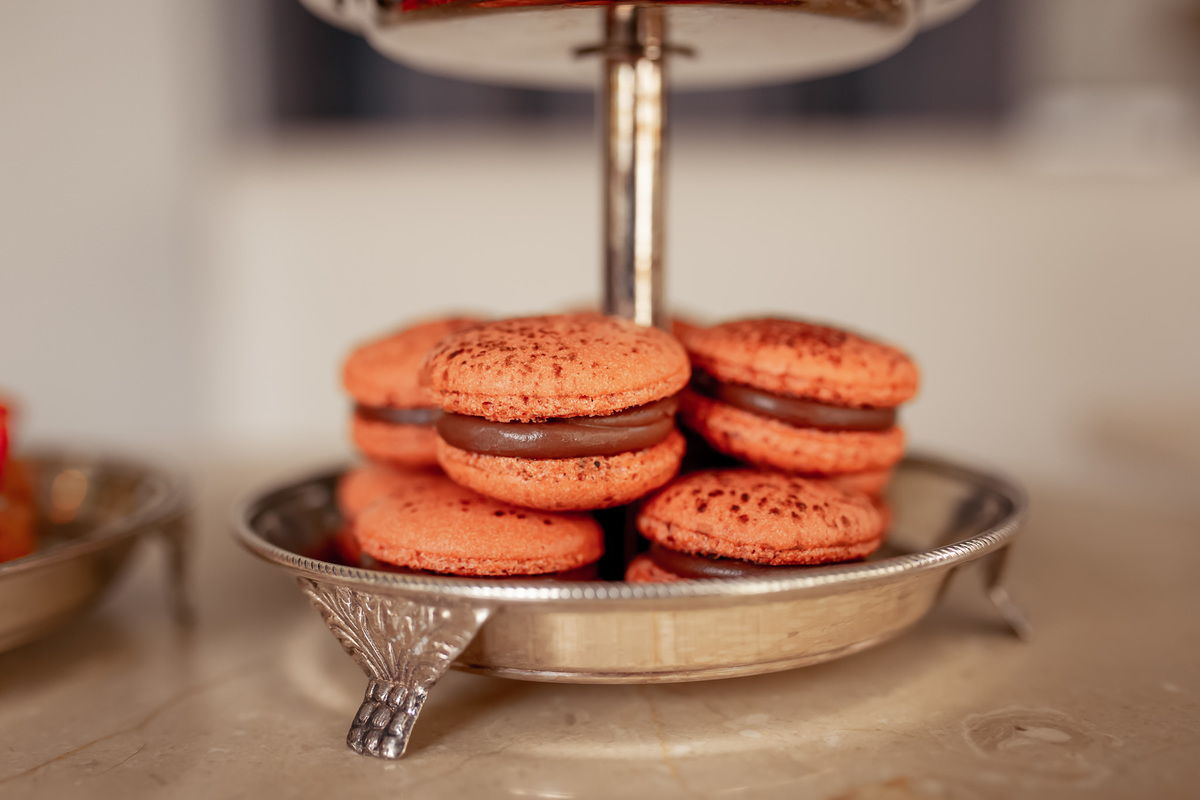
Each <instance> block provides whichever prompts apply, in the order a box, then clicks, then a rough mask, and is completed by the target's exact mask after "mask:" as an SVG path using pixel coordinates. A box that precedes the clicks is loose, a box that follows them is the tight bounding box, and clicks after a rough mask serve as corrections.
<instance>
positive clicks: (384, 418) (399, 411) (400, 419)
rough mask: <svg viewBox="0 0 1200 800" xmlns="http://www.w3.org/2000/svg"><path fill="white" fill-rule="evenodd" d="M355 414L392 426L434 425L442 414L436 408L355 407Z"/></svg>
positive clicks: (359, 405)
mask: <svg viewBox="0 0 1200 800" xmlns="http://www.w3.org/2000/svg"><path fill="white" fill-rule="evenodd" d="M354 413H355V414H357V415H358V416H360V417H362V418H363V419H365V420H369V421H371V422H387V423H390V424H392V425H432V424H434V423H435V422H437V419H438V415H440V414H441V413H442V412H441V411H440V410H438V409H436V408H385V407H382V406H364V405H362V404H361V403H359V404H358V405H356V406H355V407H354Z"/></svg>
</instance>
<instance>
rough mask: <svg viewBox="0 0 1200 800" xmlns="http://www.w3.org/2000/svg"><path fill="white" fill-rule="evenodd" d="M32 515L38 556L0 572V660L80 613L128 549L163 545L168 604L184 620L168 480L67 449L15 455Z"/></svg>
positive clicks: (175, 490)
mask: <svg viewBox="0 0 1200 800" xmlns="http://www.w3.org/2000/svg"><path fill="white" fill-rule="evenodd" d="M20 458H21V460H22V461H23V462H24V463H25V465H26V466H27V467H28V468H29V470H30V477H31V479H32V481H33V485H34V491H35V498H36V500H35V502H36V507H37V515H38V535H39V540H38V549H37V551H36V552H34V553H33V554H32V555H29V556H25V557H24V558H18V559H14V560H12V561H7V562H5V563H3V564H0V652H3V651H5V650H10V649H12V648H14V647H17V646H18V645H21V644H24V643H26V642H29V641H32V640H34V639H37V638H39V637H41V636H43V635H45V634H47V633H50V632H51V631H53V630H54V629H56V628H58V627H60V626H61V625H63V624H65V623H67V622H69V621H70V620H72V619H74V618H75V617H76V616H78V615H79V614H81V613H83V612H84V611H86V610H87V609H88V608H90V607H91V606H92V605H93V604H94V603H95V602H96V601H97V600H98V599H99V598H100V596H101V595H102V594H103V592H104V591H105V589H107V588H108V587H109V586H110V585H111V584H112V582H113V580H114V579H115V578H116V577H117V576H118V575H119V574H120V573H121V571H122V570H123V569H124V568H125V566H126V564H127V563H128V562H129V558H130V556H131V555H132V553H133V551H134V548H135V546H136V545H137V543H138V542H139V541H140V540H142V539H144V538H146V537H149V536H159V537H161V538H162V539H164V540H165V541H166V543H167V544H168V545H169V547H168V552H169V554H170V556H169V558H170V566H171V569H172V572H173V580H172V581H171V582H170V586H171V587H172V588H171V596H170V602H171V604H172V607H173V610H174V611H175V612H176V614H177V615H179V616H183V617H186V614H187V607H186V603H185V602H184V596H185V595H184V593H183V590H184V587H183V573H184V569H183V557H184V554H183V545H184V537H185V533H186V525H185V521H186V512H187V502H186V492H185V489H184V485H183V482H182V481H181V480H180V479H179V478H178V477H177V476H175V475H173V474H171V473H169V472H166V471H164V470H161V469H158V468H155V467H151V466H149V465H146V464H142V463H138V462H136V461H132V460H126V459H118V458H110V457H107V456H103V455H92V454H85V453H78V452H72V451H69V450H44V451H35V452H33V453H27V454H22V455H21V456H20Z"/></svg>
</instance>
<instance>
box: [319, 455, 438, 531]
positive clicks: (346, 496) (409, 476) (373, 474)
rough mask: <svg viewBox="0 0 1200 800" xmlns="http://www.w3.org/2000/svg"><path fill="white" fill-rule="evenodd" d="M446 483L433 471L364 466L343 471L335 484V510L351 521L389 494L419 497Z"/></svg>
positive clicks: (381, 465)
mask: <svg viewBox="0 0 1200 800" xmlns="http://www.w3.org/2000/svg"><path fill="white" fill-rule="evenodd" d="M444 480H446V477H445V475H443V474H442V472H441V470H439V469H438V468H437V467H429V468H425V469H422V468H419V467H407V468H406V467H395V466H389V465H384V464H373V463H367V464H364V465H363V466H361V467H354V468H353V469H350V470H347V471H346V473H345V474H344V475H342V477H341V479H339V480H338V484H337V506H338V509H339V510H341V512H342V515H343V516H345V517H347V518H350V519H353V518H355V517H357V516H358V515H359V514H361V513H362V512H363V511H364V510H366V508H367V506H369V505H371V504H372V503H374V502H375V501H376V500H378V499H380V498H381V497H386V496H388V495H392V494H409V493H420V492H421V491H423V490H424V489H426V488H428V487H429V486H431V485H435V484H436V483H438V482H440V481H444Z"/></svg>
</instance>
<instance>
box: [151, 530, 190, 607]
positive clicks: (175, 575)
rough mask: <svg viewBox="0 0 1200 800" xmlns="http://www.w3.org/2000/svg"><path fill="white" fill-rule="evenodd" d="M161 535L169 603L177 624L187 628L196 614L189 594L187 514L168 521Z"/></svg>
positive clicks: (188, 531) (188, 532)
mask: <svg viewBox="0 0 1200 800" xmlns="http://www.w3.org/2000/svg"><path fill="white" fill-rule="evenodd" d="M159 535H160V536H161V537H162V541H163V544H164V545H165V546H166V558H167V604H168V605H169V606H170V608H171V615H172V616H173V617H174V618H175V622H176V624H178V625H180V626H181V627H185V628H187V627H191V625H192V623H193V622H195V618H196V615H195V612H194V611H193V609H192V603H191V600H190V598H189V596H188V585H189V581H188V577H187V559H188V546H189V544H190V540H191V526H190V525H189V523H188V518H187V516H180V517H177V518H175V519H173V520H170V521H169V522H167V523H166V524H165V525H163V528H162V531H161V532H160V534H159Z"/></svg>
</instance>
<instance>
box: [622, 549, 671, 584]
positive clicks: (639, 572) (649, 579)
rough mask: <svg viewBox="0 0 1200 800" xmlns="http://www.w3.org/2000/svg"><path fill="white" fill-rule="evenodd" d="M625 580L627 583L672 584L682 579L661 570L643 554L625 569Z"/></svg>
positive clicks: (652, 560)
mask: <svg viewBox="0 0 1200 800" xmlns="http://www.w3.org/2000/svg"><path fill="white" fill-rule="evenodd" d="M625 580H626V581H627V582H628V583H673V582H675V581H681V580H683V578H681V577H680V576H678V575H676V574H675V573H674V572H670V571H668V570H665V569H663V568H662V567H660V566H659V565H658V564H655V563H654V559H652V558H650V556H648V555H644V554H643V555H640V556H638V557H637V558H635V559H633V561H630V562H629V566H628V567H626V568H625Z"/></svg>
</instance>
